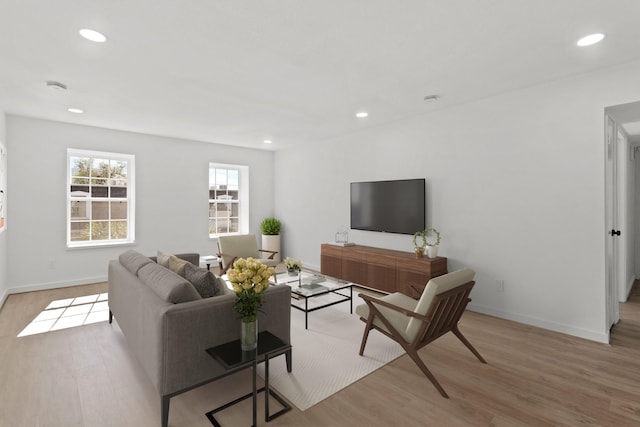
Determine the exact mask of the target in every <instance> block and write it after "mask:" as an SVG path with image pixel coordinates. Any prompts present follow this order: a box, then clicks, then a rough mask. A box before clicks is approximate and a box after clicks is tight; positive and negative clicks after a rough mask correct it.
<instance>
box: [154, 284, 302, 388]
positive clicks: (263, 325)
mask: <svg viewBox="0 0 640 427" xmlns="http://www.w3.org/2000/svg"><path fill="white" fill-rule="evenodd" d="M263 297H264V303H263V305H262V309H261V312H260V313H259V315H258V329H259V330H261V331H262V330H267V329H268V330H269V331H270V332H271V333H273V334H274V335H276V336H278V337H279V338H280V339H282V340H283V341H284V342H286V343H287V344H289V343H291V305H290V304H291V291H290V288H289V287H288V286H282V287H280V286H273V287H271V288H269V289H268V290H267V291H266V292H265V293H264V295H263ZM235 301H236V296H235V294H227V295H223V296H220V297H213V298H207V299H203V300H199V301H191V302H187V303H181V304H175V305H173V306H172V307H170V308H169V309H168V310H167V311H166V313H165V314H164V316H163V319H162V328H161V333H162V336H163V339H162V340H161V342H162V343H163V344H162V363H161V366H162V367H163V368H162V369H163V372H162V374H161V377H162V381H161V384H160V390H159V391H160V394H161V395H167V394H171V393H175V392H178V391H181V390H184V389H186V388H190V387H193V386H196V385H199V384H202V383H205V382H207V381H210V380H211V379H214V378H217V377H220V376H222V375H224V374H226V373H227V372H226V371H225V370H224V368H223V367H222V366H221V365H220V364H219V363H218V362H216V361H215V360H214V359H213V358H212V357H211V356H209V354H207V353H206V349H207V348H210V347H214V346H216V345H219V344H224V343H225V342H229V341H233V340H236V339H239V338H240V317H239V315H238V313H237V312H236V311H235V310H234V309H233V305H234V303H235Z"/></svg>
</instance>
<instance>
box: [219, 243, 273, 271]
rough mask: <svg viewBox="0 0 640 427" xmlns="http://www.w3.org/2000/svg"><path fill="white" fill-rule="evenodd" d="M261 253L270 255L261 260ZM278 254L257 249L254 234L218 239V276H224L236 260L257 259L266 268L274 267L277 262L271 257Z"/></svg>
mask: <svg viewBox="0 0 640 427" xmlns="http://www.w3.org/2000/svg"><path fill="white" fill-rule="evenodd" d="M261 253H266V254H270V255H269V256H268V257H267V258H263V257H262V256H261V255H262V254H261ZM277 253H278V252H275V251H269V250H266V249H259V248H258V240H257V239H256V235H255V234H239V235H232V236H220V237H218V254H217V255H218V259H219V260H220V274H225V273H226V272H227V270H228V269H229V268H230V267H231V266H233V263H234V262H235V260H236V259H238V258H249V257H251V258H255V259H259V260H260V261H261V262H262V263H263V264H264V265H266V266H267V267H275V266H277V265H278V261H276V260H274V259H273V257H274V255H275V254H277Z"/></svg>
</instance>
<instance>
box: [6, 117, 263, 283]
mask: <svg viewBox="0 0 640 427" xmlns="http://www.w3.org/2000/svg"><path fill="white" fill-rule="evenodd" d="M7 138H8V151H9V152H10V154H11V156H10V158H9V194H11V195H12V197H11V205H10V206H9V214H10V216H11V223H10V224H9V225H10V227H9V228H10V233H9V240H8V248H9V251H8V252H9V255H8V281H9V283H10V285H11V288H10V291H11V292H19V291H26V290H32V289H43V288H50V287H55V286H67V285H72V284H80V283H90V282H92V281H103V280H105V279H106V275H107V264H108V260H110V259H114V258H116V257H117V256H118V254H120V253H121V252H123V251H124V250H126V249H129V247H111V248H91V249H72V250H69V249H67V248H66V239H65V235H66V225H65V224H66V206H65V203H66V189H65V186H66V150H67V148H69V147H71V148H79V149H88V150H101V151H109V152H117V153H131V154H134V155H135V156H136V244H135V246H133V247H132V248H133V249H135V250H138V251H140V252H142V253H144V254H149V255H152V254H155V253H156V251H157V250H158V249H163V250H165V251H168V252H174V253H175V252H187V251H188V252H199V253H200V254H202V255H205V254H213V253H215V251H216V248H215V241H214V240H210V239H209V237H208V236H209V235H208V185H209V181H208V180H209V162H212V161H213V162H221V163H233V164H244V165H248V166H249V179H250V185H251V192H250V206H251V216H250V230H251V231H252V232H255V233H257V234H259V233H260V227H259V226H260V221H261V220H262V218H264V217H266V216H272V215H273V197H274V185H273V153H272V152H268V151H261V150H250V149H244V148H237V147H230V146H225V145H216V144H208V143H203V142H194V141H185V140H178V139H172V138H162V137H157V136H151V135H144V134H137V133H129V132H119V131H113V130H107V129H101V128H95V127H87V126H78V125H71V124H64V123H58V122H51V121H44V120H38V119H32V118H26V117H17V116H11V115H9V116H7ZM51 262H53V263H55V269H50V268H49V266H50V263H51Z"/></svg>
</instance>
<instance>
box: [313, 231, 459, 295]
mask: <svg viewBox="0 0 640 427" xmlns="http://www.w3.org/2000/svg"><path fill="white" fill-rule="evenodd" d="M320 272H321V273H322V274H325V275H327V276H331V277H335V278H338V279H342V280H346V281H349V282H353V283H354V284H358V285H362V286H364V287H367V288H371V289H375V290H379V291H382V292H388V293H393V292H402V293H405V294H407V295H411V296H414V297H419V295H416V294H415V292H414V291H413V290H412V288H411V286H409V285H413V286H415V287H416V288H418V289H420V290H421V291H422V289H424V287H425V285H426V284H427V282H428V281H429V280H430V279H431V278H432V277H437V276H441V275H443V274H446V273H447V258H445V257H437V258H416V256H415V254H414V253H412V252H402V251H396V250H391V249H382V248H374V247H371V246H360V245H353V246H344V247H343V246H337V245H332V244H330V243H324V244H322V246H321V251H320Z"/></svg>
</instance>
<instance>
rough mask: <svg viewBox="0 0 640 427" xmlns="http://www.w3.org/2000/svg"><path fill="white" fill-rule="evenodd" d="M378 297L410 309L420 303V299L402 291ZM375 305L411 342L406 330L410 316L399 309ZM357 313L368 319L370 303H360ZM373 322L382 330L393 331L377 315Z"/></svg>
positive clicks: (412, 309)
mask: <svg viewBox="0 0 640 427" xmlns="http://www.w3.org/2000/svg"><path fill="white" fill-rule="evenodd" d="M378 299H380V300H382V301H385V302H388V303H389V304H393V305H397V306H398V307H402V308H404V309H406V310H410V311H414V310H415V308H416V304H417V303H418V301H416V300H415V299H413V298H411V297H410V296H407V295H405V294H403V293H400V292H395V293H393V294H389V295H385V296H383V297H380V298H378ZM374 305H375V306H376V307H377V308H378V310H380V313H381V314H382V315H383V316H384V317H385V318H386V319H387V320H388V321H389V322H390V323H391V325H392V326H393V327H394V328H395V329H396V330H397V331H398V332H399V333H400V335H402V337H403V338H404V339H405V340H406V341H407V342H409V341H410V338H409V337H408V336H407V334H406V330H407V325H408V324H409V320H410V317H409V316H405V315H404V314H402V313H400V312H399V311H395V310H393V309H390V308H387V307H383V306H381V305H378V304H374ZM356 314H357V315H358V316H360V317H362V318H363V319H368V318H369V305H368V304H361V305H358V306H357V307H356ZM373 324H374V325H376V326H378V327H379V328H381V329H382V330H384V331H387V332H389V333H391V332H390V331H389V329H388V328H387V326H386V325H385V324H384V323H383V322H382V320H380V317H378V316H376V317H375V318H374V319H373Z"/></svg>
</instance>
